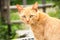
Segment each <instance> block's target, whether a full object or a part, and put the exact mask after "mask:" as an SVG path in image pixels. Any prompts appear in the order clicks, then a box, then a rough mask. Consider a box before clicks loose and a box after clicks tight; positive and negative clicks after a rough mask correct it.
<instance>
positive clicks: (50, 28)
mask: <svg viewBox="0 0 60 40" xmlns="http://www.w3.org/2000/svg"><path fill="white" fill-rule="evenodd" d="M36 5H37V4H35V5H34V7H33V8H25V9H23V8H22V7H19V6H18V5H17V8H18V10H20V11H19V12H20V14H19V16H20V18H21V19H22V20H23V22H24V23H26V24H29V25H30V26H31V29H32V31H33V33H34V36H35V40H60V20H59V19H56V18H52V17H50V16H48V14H45V13H44V12H40V11H39V10H37V6H36Z"/></svg>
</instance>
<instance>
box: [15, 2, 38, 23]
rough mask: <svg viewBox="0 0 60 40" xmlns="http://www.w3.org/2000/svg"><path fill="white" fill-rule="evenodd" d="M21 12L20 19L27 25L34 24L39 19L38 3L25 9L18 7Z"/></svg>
mask: <svg viewBox="0 0 60 40" xmlns="http://www.w3.org/2000/svg"><path fill="white" fill-rule="evenodd" d="M16 7H17V9H18V12H19V16H20V19H21V20H22V21H23V22H24V23H27V24H34V23H36V21H37V20H38V18H39V14H38V3H37V2H36V3H35V4H34V5H33V6H32V7H27V8H23V7H21V6H20V5H17V6H16Z"/></svg>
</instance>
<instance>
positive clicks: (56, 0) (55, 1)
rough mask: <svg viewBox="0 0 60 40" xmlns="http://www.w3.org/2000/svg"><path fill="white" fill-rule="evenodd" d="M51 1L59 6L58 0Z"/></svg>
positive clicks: (59, 0)
mask: <svg viewBox="0 0 60 40" xmlns="http://www.w3.org/2000/svg"><path fill="white" fill-rule="evenodd" d="M53 2H54V3H55V5H56V6H58V7H59V8H60V0H53Z"/></svg>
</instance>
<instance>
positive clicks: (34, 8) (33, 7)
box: [32, 2, 38, 11]
mask: <svg viewBox="0 0 60 40" xmlns="http://www.w3.org/2000/svg"><path fill="white" fill-rule="evenodd" d="M32 9H33V10H36V11H37V9H38V2H35V4H34V5H33V6H32Z"/></svg>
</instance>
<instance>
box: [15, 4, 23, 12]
mask: <svg viewBox="0 0 60 40" xmlns="http://www.w3.org/2000/svg"><path fill="white" fill-rule="evenodd" d="M16 7H17V9H18V12H20V11H21V10H22V9H23V7H22V6H20V5H19V4H17V5H16Z"/></svg>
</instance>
